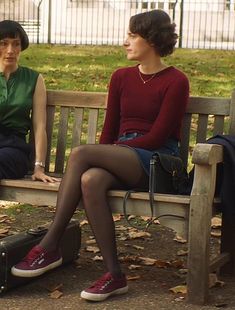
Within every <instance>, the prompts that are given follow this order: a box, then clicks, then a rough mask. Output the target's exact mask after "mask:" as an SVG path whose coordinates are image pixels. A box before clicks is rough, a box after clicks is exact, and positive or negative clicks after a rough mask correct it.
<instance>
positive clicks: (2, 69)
mask: <svg viewBox="0 0 235 310" xmlns="http://www.w3.org/2000/svg"><path fill="white" fill-rule="evenodd" d="M28 45H29V40H28V36H27V34H26V32H25V31H24V29H23V28H22V27H21V25H20V24H19V23H17V22H15V21H12V20H4V21H1V22H0V179H3V178H11V179H15V178H21V177H23V176H24V175H25V174H26V173H27V171H28V169H29V153H30V147H29V145H28V144H27V143H26V135H27V133H28V131H29V129H30V128H31V125H32V127H33V130H34V136H35V167H34V172H33V175H32V179H33V180H41V181H43V182H54V181H56V179H55V178H51V177H49V176H47V175H46V174H45V173H44V167H45V158H46V151H47V135H46V88H45V84H44V80H43V77H42V76H41V75H40V74H39V73H38V72H36V71H34V70H32V69H29V68H27V67H21V66H19V65H18V61H19V57H20V53H21V51H23V50H25V49H26V48H27V47H28Z"/></svg>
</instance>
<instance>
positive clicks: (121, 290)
mask: <svg viewBox="0 0 235 310" xmlns="http://www.w3.org/2000/svg"><path fill="white" fill-rule="evenodd" d="M127 292H128V286H125V287H122V288H118V289H116V290H115V291H112V292H110V293H107V294H92V293H88V292H86V291H82V292H81V298H83V299H86V300H91V301H103V300H105V299H107V298H108V297H110V296H114V295H121V294H125V293H127Z"/></svg>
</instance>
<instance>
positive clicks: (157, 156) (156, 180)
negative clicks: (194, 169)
mask: <svg viewBox="0 0 235 310" xmlns="http://www.w3.org/2000/svg"><path fill="white" fill-rule="evenodd" d="M187 186H188V173H187V170H186V168H185V167H184V164H183V161H182V159H181V158H180V157H177V156H173V155H169V154H164V153H159V152H155V153H154V154H153V156H152V159H151V160H150V174H149V191H152V192H153V193H162V194H175V195H177V194H178V195H179V194H184V193H185V192H186V189H187Z"/></svg>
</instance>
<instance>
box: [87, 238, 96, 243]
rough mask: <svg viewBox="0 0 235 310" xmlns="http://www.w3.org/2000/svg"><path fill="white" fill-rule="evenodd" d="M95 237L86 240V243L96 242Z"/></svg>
mask: <svg viewBox="0 0 235 310" xmlns="http://www.w3.org/2000/svg"><path fill="white" fill-rule="evenodd" d="M95 243H96V241H95V239H90V240H86V244H95Z"/></svg>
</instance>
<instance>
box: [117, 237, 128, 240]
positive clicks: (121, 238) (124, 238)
mask: <svg viewBox="0 0 235 310" xmlns="http://www.w3.org/2000/svg"><path fill="white" fill-rule="evenodd" d="M117 239H118V240H120V241H126V240H127V239H128V237H127V236H120V237H117Z"/></svg>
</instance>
